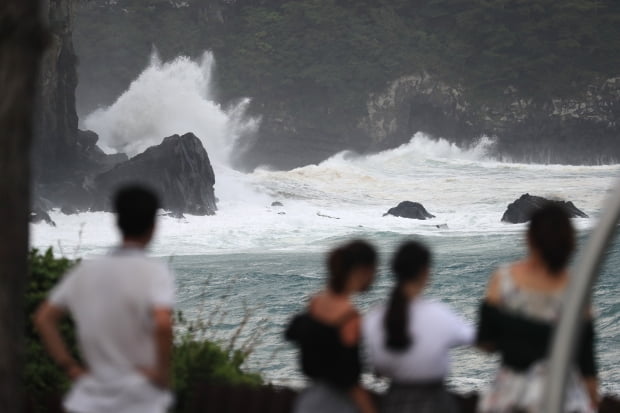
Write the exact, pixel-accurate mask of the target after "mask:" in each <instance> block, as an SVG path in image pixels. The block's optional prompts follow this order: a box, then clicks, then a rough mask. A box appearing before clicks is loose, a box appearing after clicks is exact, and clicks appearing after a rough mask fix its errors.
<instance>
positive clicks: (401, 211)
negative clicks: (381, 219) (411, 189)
mask: <svg viewBox="0 0 620 413" xmlns="http://www.w3.org/2000/svg"><path fill="white" fill-rule="evenodd" d="M386 215H393V216H395V217H401V218H410V219H422V220H424V219H429V218H435V215H433V214H431V213H429V212H428V211H427V210H426V208H424V206H423V205H422V204H420V203H418V202H411V201H404V202H401V203H400V204H398V205H397V206H396V207H394V208H390V209H389V211H388V212H386V213H385V214H383V216H386Z"/></svg>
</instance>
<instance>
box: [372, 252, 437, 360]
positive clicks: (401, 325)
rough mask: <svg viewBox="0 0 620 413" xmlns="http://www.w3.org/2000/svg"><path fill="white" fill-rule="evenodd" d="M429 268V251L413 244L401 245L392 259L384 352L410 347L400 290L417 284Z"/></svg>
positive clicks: (407, 313) (404, 298)
mask: <svg viewBox="0 0 620 413" xmlns="http://www.w3.org/2000/svg"><path fill="white" fill-rule="evenodd" d="M430 264H431V253H430V251H429V250H428V248H426V247H425V246H424V245H422V244H420V243H418V242H415V241H409V242H406V243H404V244H403V245H401V246H400V248H399V249H398V251H397V252H396V254H395V255H394V259H393V261H392V272H393V273H394V276H395V278H396V284H395V285H394V289H393V290H392V296H391V297H390V302H389V304H388V308H387V312H386V313H385V319H384V320H383V323H384V327H385V331H386V342H385V344H386V347H387V348H388V350H392V351H404V350H406V349H408V348H409V346H411V345H412V344H413V337H411V336H410V334H409V308H408V300H407V297H406V296H405V292H404V291H403V286H404V284H405V283H406V282H408V281H416V280H418V279H419V278H420V277H421V276H422V275H423V274H424V271H425V270H427V269H428V268H429V266H430Z"/></svg>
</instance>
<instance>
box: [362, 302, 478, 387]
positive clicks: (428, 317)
mask: <svg viewBox="0 0 620 413" xmlns="http://www.w3.org/2000/svg"><path fill="white" fill-rule="evenodd" d="M385 312H386V306H385V305H382V306H379V307H377V308H375V309H373V310H371V311H370V312H369V313H368V314H367V315H366V316H365V317H364V320H363V324H362V329H363V338H364V345H365V347H366V351H367V353H368V358H369V362H370V365H371V366H372V368H373V369H374V371H375V372H377V373H378V374H380V375H382V376H385V377H388V378H391V379H392V380H393V381H395V382H397V383H416V382H429V381H435V380H443V379H444V378H445V377H446V376H447V375H448V373H449V370H450V357H449V351H450V349H451V348H453V347H457V346H462V345H468V344H471V343H472V342H473V340H474V329H473V328H472V327H471V326H470V325H469V324H468V323H467V322H466V321H465V320H463V319H462V318H461V317H459V316H458V315H456V314H455V313H454V312H453V311H452V310H451V309H450V308H449V307H448V306H447V305H445V304H443V303H439V302H436V301H432V300H428V299H426V298H418V299H415V300H413V301H412V302H411V303H410V304H409V326H408V328H409V334H410V336H411V337H412V338H413V344H412V345H411V346H410V347H409V348H408V349H406V350H405V351H402V352H394V351H390V350H388V349H387V348H386V345H385V341H386V338H385V337H386V331H385V327H384V325H383V320H384V317H385Z"/></svg>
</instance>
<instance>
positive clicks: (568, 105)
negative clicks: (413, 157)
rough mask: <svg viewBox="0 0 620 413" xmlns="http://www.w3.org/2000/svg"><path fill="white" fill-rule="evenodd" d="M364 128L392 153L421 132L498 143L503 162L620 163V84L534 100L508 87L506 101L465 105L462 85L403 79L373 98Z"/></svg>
mask: <svg viewBox="0 0 620 413" xmlns="http://www.w3.org/2000/svg"><path fill="white" fill-rule="evenodd" d="M366 108H367V111H366V113H365V115H364V116H362V117H361V119H360V121H359V124H358V126H359V127H360V128H361V129H362V130H363V131H365V132H366V133H368V135H369V136H371V138H372V141H373V146H375V147H379V148H382V147H390V146H394V145H397V144H400V143H404V142H406V141H408V140H409V139H410V138H411V136H412V135H413V134H414V133H416V132H418V131H423V132H426V133H429V134H431V135H435V136H440V137H444V138H447V139H450V140H452V141H457V142H458V141H464V142H468V141H470V140H471V139H475V138H477V137H480V136H482V135H486V136H492V137H496V138H497V146H496V151H497V155H500V156H506V157H509V158H511V159H513V160H518V161H526V162H530V161H531V162H543V163H545V162H551V163H555V162H557V163H577V164H580V163H606V162H617V161H619V160H620V148H619V147H618V139H620V77H614V78H610V79H605V80H601V81H600V82H598V83H597V84H592V85H590V86H588V87H587V88H586V89H585V90H583V91H581V92H580V93H577V94H574V95H572V96H571V97H568V98H560V97H549V98H547V99H538V100H534V99H533V98H531V97H524V96H522V95H521V94H520V93H519V91H518V90H516V89H515V88H507V89H506V90H505V91H504V96H502V97H501V99H494V100H493V102H492V103H489V101H488V100H487V101H481V100H471V99H468V98H467V94H466V93H465V91H464V88H463V87H462V86H460V85H449V84H447V83H446V82H442V81H440V80H437V79H434V78H433V77H432V76H429V75H428V74H426V73H423V74H415V75H410V76H403V77H401V78H398V79H396V80H395V81H393V82H391V83H390V84H389V85H388V87H387V88H385V90H383V91H382V92H379V93H373V94H371V95H370V97H369V99H368V101H367V104H366Z"/></svg>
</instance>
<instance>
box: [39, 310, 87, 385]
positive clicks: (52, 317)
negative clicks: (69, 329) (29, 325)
mask: <svg viewBox="0 0 620 413" xmlns="http://www.w3.org/2000/svg"><path fill="white" fill-rule="evenodd" d="M64 315H65V311H64V310H63V309H62V308H60V307H56V306H54V305H53V304H51V303H50V302H49V301H45V302H43V304H41V305H40V306H39V308H38V309H37V312H36V313H35V315H34V325H35V327H36V329H37V331H38V332H39V335H40V336H41V339H42V340H43V344H44V345H45V348H46V349H47V351H48V353H49V354H50V355H51V356H52V359H54V361H55V362H56V363H57V364H58V365H59V366H60V367H62V368H63V370H64V371H65V372H66V373H67V375H68V376H69V378H70V379H71V380H76V379H77V378H78V377H80V376H82V375H83V374H84V373H85V372H86V371H85V369H84V368H83V367H82V366H81V365H80V363H78V362H77V360H75V359H74V358H73V356H71V353H70V352H69V350H68V349H67V345H66V344H65V342H64V340H63V338H62V336H61V334H60V331H59V330H58V323H59V322H60V320H61V319H62V318H63V316H64Z"/></svg>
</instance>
